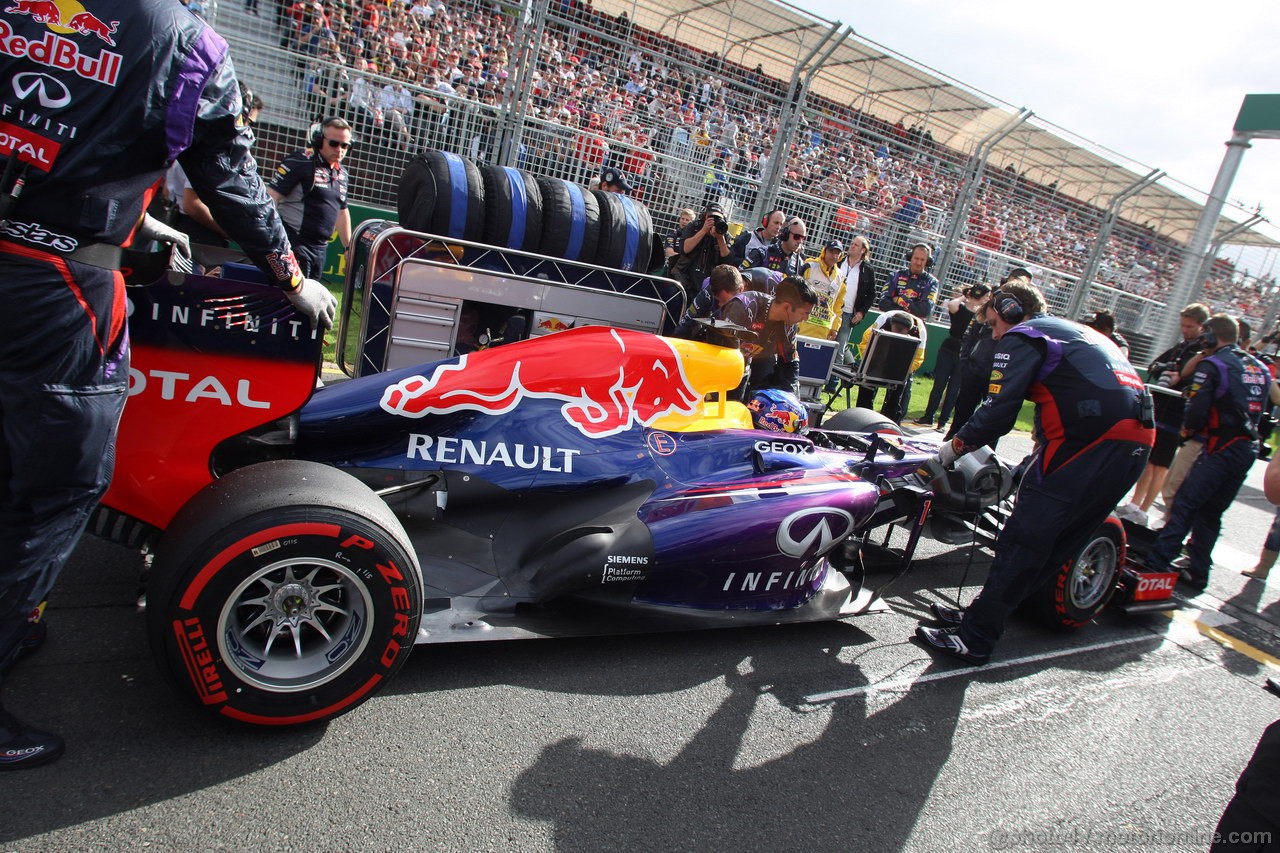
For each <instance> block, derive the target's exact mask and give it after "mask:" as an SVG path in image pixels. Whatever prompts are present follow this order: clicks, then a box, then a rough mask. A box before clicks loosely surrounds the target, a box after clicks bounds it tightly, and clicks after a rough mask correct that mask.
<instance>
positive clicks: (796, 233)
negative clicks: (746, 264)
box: [748, 216, 809, 276]
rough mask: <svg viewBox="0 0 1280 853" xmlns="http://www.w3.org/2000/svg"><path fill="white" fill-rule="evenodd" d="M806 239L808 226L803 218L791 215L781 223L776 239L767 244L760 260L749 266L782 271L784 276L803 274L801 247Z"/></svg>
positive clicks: (807, 237)
mask: <svg viewBox="0 0 1280 853" xmlns="http://www.w3.org/2000/svg"><path fill="white" fill-rule="evenodd" d="M807 239H809V228H808V226H807V225H805V224H804V220H803V219H801V218H800V217H798V216H793V217H791V218H790V219H788V220H787V221H786V222H785V223H783V225H782V230H781V231H779V232H778V239H776V240H774V241H773V242H772V243H770V244H769V248H768V249H766V250H765V252H764V257H763V259H762V260H761V262H760V263H758V264H751V267H752V268H754V267H764V268H765V269H767V270H772V271H774V272H779V273H782V274H783V275H784V276H787V275H804V252H802V251H801V249H802V248H803V247H804V242H805V240H807ZM748 260H750V259H748Z"/></svg>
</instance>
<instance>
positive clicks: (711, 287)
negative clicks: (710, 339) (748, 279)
mask: <svg viewBox="0 0 1280 853" xmlns="http://www.w3.org/2000/svg"><path fill="white" fill-rule="evenodd" d="M743 289H744V285H743V282H742V273H740V272H738V268H737V267H735V266H733V265H732V264H720V265H718V266H716V267H715V268H714V269H712V270H711V275H709V276H708V277H707V280H706V281H704V282H703V283H702V288H701V289H700V290H699V291H698V292H697V293H696V294H695V295H694V297H693V299H691V300H690V301H689V307H688V308H686V309H685V312H684V317H683V318H681V320H680V325H679V326H677V327H676V331H675V337H677V338H688V339H690V340H706V339H707V338H706V336H705V335H703V333H702V329H703V328H704V327H703V325H702V324H701V323H699V322H698V321H699V320H707V319H714V320H720V319H722V316H721V314H722V311H723V309H724V306H725V304H726V303H727V302H728V301H729V300H730V299H732V298H733V297H735V296H737V295H738V294H739V293H742V291H743Z"/></svg>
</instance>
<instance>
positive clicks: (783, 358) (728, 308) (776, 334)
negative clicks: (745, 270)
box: [721, 290, 800, 393]
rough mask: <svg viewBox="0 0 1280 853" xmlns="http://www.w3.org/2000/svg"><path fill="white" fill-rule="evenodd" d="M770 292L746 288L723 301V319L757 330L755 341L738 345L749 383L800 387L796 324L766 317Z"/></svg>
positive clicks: (792, 387) (778, 386) (788, 388)
mask: <svg viewBox="0 0 1280 853" xmlns="http://www.w3.org/2000/svg"><path fill="white" fill-rule="evenodd" d="M772 305H773V295H772V294H769V293H761V292H760V291H758V290H748V291H744V292H743V293H739V294H738V295H737V296H735V297H733V298H732V299H730V300H729V301H728V302H726V303H725V305H724V308H723V309H722V311H721V314H722V315H723V317H724V319H726V320H728V321H729V322H731V323H737V324H738V325H739V326H742V327H743V328H746V329H749V330H751V331H752V332H755V333H756V340H754V341H742V342H740V344H739V348H740V349H741V350H742V358H743V360H744V361H746V362H747V365H748V368H749V370H750V377H751V379H750V384H751V386H752V387H759V388H764V387H768V388H781V389H783V390H784V391H791V392H792V393H795V392H796V391H798V390H799V388H800V384H799V375H800V355H799V353H798V352H797V351H796V334H797V330H798V326H796V325H795V324H785V323H783V322H782V321H780V320H770V319H769V308H770V307H771V306H772Z"/></svg>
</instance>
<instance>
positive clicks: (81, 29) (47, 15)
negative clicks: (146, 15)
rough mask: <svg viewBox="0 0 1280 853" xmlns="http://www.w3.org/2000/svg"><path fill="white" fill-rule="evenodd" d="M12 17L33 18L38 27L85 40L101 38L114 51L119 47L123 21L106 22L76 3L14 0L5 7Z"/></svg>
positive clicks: (65, 0)
mask: <svg viewBox="0 0 1280 853" xmlns="http://www.w3.org/2000/svg"><path fill="white" fill-rule="evenodd" d="M4 10H5V12H7V13H8V14H10V15H30V16H31V19H32V20H33V21H35V22H36V23H37V24H46V25H47V26H49V27H50V28H51V29H53V30H54V31H55V32H58V33H71V32H77V33H79V34H80V35H82V36H97V37H98V38H99V39H101V40H102V41H104V42H106V43H107V44H108V45H110V46H111V47H115V46H116V42H115V39H113V38H112V36H113V35H115V34H116V28H117V27H119V26H120V22H119V21H111V22H110V23H107V22H106V21H104V20H102V19H101V18H99V17H98V16H97V15H94V14H93V13H92V12H86V11H85V9H84V6H82V5H80V3H78V2H76V0H13V2H12V3H11V4H10V5H8V6H6V7H5V9H4Z"/></svg>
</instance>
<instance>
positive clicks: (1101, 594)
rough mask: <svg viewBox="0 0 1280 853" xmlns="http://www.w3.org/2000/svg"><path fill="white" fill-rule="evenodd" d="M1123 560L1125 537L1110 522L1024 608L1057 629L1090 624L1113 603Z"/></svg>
mask: <svg viewBox="0 0 1280 853" xmlns="http://www.w3.org/2000/svg"><path fill="white" fill-rule="evenodd" d="M1123 559H1124V533H1123V529H1122V528H1119V527H1118V525H1117V524H1113V523H1112V520H1111V519H1109V520H1108V521H1106V522H1103V524H1102V526H1101V527H1099V528H1098V530H1097V531H1096V532H1095V533H1094V534H1093V536H1092V537H1090V539H1089V541H1088V542H1087V543H1086V544H1085V546H1084V548H1083V550H1081V551H1080V555H1079V556H1078V557H1076V558H1075V559H1074V560H1068V561H1067V562H1066V564H1064V565H1063V566H1062V568H1061V569H1060V570H1059V571H1058V574H1057V575H1056V576H1055V577H1054V578H1053V582H1052V583H1049V584H1046V585H1045V586H1044V587H1042V588H1041V589H1040V590H1038V591H1037V592H1036V593H1035V594H1034V595H1032V596H1031V597H1030V598H1029V599H1027V601H1026V602H1025V603H1024V604H1023V610H1024V611H1025V612H1026V613H1027V615H1029V616H1031V617H1032V618H1033V619H1035V620H1036V621H1038V622H1041V623H1043V624H1046V625H1049V626H1050V627H1054V628H1079V627H1081V626H1083V625H1086V624H1088V623H1089V622H1091V621H1092V620H1093V618H1094V617H1095V616H1097V615H1098V614H1099V613H1100V612H1102V609H1103V608H1104V607H1106V606H1107V603H1108V602H1109V601H1111V596H1112V595H1113V594H1114V593H1115V591H1116V583H1117V581H1118V579H1119V577H1120V567H1121V562H1122V561H1123Z"/></svg>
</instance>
